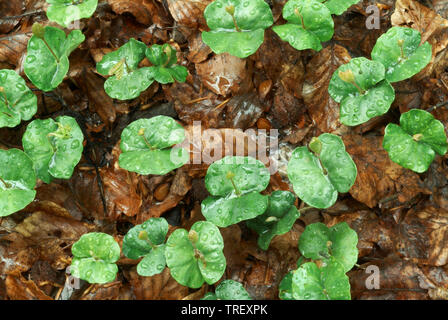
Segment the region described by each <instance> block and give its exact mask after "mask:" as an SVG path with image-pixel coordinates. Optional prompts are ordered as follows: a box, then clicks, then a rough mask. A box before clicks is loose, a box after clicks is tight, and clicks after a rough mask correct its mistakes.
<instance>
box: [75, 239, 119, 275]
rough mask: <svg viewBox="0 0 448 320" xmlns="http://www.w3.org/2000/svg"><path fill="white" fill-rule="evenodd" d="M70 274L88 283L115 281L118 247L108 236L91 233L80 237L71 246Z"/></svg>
mask: <svg viewBox="0 0 448 320" xmlns="http://www.w3.org/2000/svg"><path fill="white" fill-rule="evenodd" d="M72 254H73V259H72V264H71V266H70V273H71V274H72V275H73V276H74V277H77V278H80V279H82V280H85V281H87V282H89V283H100V284H102V283H107V282H112V281H114V280H115V278H116V275H117V272H118V266H117V265H116V264H115V262H117V260H118V259H119V258H120V246H119V245H118V243H117V242H116V241H115V240H114V238H113V237H112V236H110V235H108V234H105V233H100V232H91V233H87V234H84V235H82V236H81V238H79V240H78V241H77V242H75V243H74V244H73V246H72Z"/></svg>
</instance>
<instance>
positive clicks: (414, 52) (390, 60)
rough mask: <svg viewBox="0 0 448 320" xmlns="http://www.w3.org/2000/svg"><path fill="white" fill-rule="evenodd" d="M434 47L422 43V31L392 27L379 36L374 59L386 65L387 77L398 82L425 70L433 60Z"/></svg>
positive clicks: (374, 48) (373, 52) (373, 55)
mask: <svg viewBox="0 0 448 320" xmlns="http://www.w3.org/2000/svg"><path fill="white" fill-rule="evenodd" d="M431 57H432V47H431V45H430V44H429V42H425V43H423V44H421V35H420V32H419V31H417V30H414V29H411V28H404V27H392V28H390V29H389V30H388V31H387V32H386V33H385V34H383V35H381V37H379V38H378V40H377V42H376V44H375V47H373V50H372V59H373V60H375V61H378V62H381V63H382V64H383V65H384V66H385V67H386V79H387V80H388V81H389V82H397V81H401V80H405V79H408V78H410V77H412V76H414V75H415V74H417V73H419V72H420V71H421V70H423V68H424V67H426V65H427V64H428V63H429V62H430V61H431Z"/></svg>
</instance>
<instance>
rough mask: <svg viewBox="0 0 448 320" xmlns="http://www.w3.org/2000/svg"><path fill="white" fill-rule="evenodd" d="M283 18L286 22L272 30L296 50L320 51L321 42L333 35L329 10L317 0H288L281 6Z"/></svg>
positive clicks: (332, 23)
mask: <svg viewBox="0 0 448 320" xmlns="http://www.w3.org/2000/svg"><path fill="white" fill-rule="evenodd" d="M283 19H285V20H286V21H288V23H287V24H284V25H280V26H274V27H273V28H272V30H274V32H275V33H277V34H278V36H279V37H280V38H281V39H282V40H284V41H287V42H289V44H290V45H291V46H292V47H293V48H295V49H297V50H305V49H313V50H316V51H320V50H321V49H322V44H321V42H325V41H328V40H330V39H331V38H332V37H333V33H334V22H333V19H332V17H331V12H330V10H329V9H328V8H327V7H326V6H325V5H324V4H322V3H320V2H319V1H316V0H289V1H288V2H287V3H286V4H285V6H284V7H283Z"/></svg>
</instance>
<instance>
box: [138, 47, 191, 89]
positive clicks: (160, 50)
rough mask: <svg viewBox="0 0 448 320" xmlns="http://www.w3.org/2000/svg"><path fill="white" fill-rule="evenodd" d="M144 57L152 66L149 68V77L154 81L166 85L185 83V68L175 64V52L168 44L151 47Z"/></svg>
mask: <svg viewBox="0 0 448 320" xmlns="http://www.w3.org/2000/svg"><path fill="white" fill-rule="evenodd" d="M146 57H147V58H148V60H149V61H150V62H151V63H152V64H153V66H151V67H149V71H150V72H149V73H150V75H149V76H150V77H151V78H153V79H154V80H155V81H157V82H159V83H162V84H167V83H173V82H175V81H178V82H185V80H186V79H187V76H188V70H187V68H185V67H184V66H180V65H177V64H176V63H177V56H176V50H175V49H174V48H173V47H171V46H170V45H169V44H164V45H158V44H154V45H152V46H151V47H149V48H147V49H146Z"/></svg>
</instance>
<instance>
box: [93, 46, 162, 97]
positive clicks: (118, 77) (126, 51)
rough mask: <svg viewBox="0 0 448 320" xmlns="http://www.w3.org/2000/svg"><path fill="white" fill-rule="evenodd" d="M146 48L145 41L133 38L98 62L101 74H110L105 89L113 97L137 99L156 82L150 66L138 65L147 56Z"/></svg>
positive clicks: (98, 69)
mask: <svg viewBox="0 0 448 320" xmlns="http://www.w3.org/2000/svg"><path fill="white" fill-rule="evenodd" d="M146 49H147V47H146V45H145V44H144V43H143V42H140V41H138V40H135V39H133V38H132V39H130V40H129V41H128V42H127V43H125V44H124V45H123V46H121V47H120V48H118V49H117V50H116V51H113V52H111V53H108V54H106V55H105V56H104V57H103V59H102V60H101V61H100V62H98V63H97V64H96V69H97V71H98V72H99V73H100V74H102V75H104V76H110V77H109V78H108V79H107V80H106V82H105V83H104V90H105V91H106V93H107V94H108V95H109V96H110V97H111V98H114V99H119V100H130V99H135V98H137V97H138V96H139V95H140V93H141V92H143V91H145V90H146V89H148V87H149V86H150V85H151V84H152V83H153V82H154V79H153V78H152V77H151V70H150V68H148V67H145V68H139V67H138V65H139V63H140V62H141V61H142V60H143V59H144V58H145V53H146Z"/></svg>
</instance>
